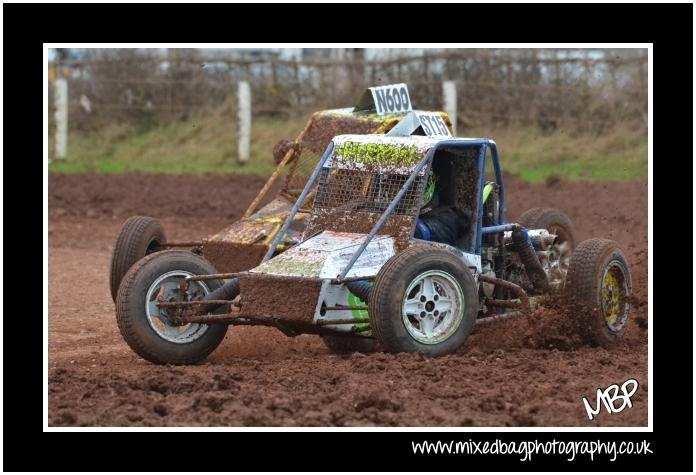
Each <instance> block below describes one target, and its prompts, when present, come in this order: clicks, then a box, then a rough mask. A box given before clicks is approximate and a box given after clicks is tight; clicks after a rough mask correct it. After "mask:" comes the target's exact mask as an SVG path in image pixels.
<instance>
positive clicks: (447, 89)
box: [442, 81, 457, 137]
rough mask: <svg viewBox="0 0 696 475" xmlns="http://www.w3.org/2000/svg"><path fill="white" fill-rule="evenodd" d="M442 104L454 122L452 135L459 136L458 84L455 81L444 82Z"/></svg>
mask: <svg viewBox="0 0 696 475" xmlns="http://www.w3.org/2000/svg"><path fill="white" fill-rule="evenodd" d="M442 102H443V103H444V105H445V107H444V109H445V112H447V115H448V116H449V118H450V120H451V121H452V133H453V134H454V136H455V137H456V136H457V83H456V82H455V81H443V82H442Z"/></svg>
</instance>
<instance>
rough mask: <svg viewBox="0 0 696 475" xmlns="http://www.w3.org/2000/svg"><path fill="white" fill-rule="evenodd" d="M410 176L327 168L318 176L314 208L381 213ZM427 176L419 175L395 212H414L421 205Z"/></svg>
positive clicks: (408, 213)
mask: <svg viewBox="0 0 696 475" xmlns="http://www.w3.org/2000/svg"><path fill="white" fill-rule="evenodd" d="M408 178H409V175H407V174H397V173H380V172H375V171H372V170H359V169H343V168H325V169H323V170H322V171H321V174H320V175H319V188H318V190H317V195H316V198H315V199H314V208H315V209H335V210H336V211H364V212H371V213H381V212H383V211H384V210H386V209H387V207H388V206H389V204H390V203H391V202H392V200H393V199H394V198H395V197H396V195H397V193H398V192H399V190H401V189H402V188H403V187H404V186H405V185H406V181H407V180H408ZM424 184H425V178H424V177H423V176H418V177H416V179H415V181H414V182H413V183H412V184H411V185H410V187H409V188H408V190H407V191H406V193H405V194H404V196H403V197H402V198H401V200H399V203H398V204H397V205H396V208H395V209H394V214H402V215H410V214H415V213H416V212H417V210H418V208H419V205H420V201H421V196H422V193H423V186H424Z"/></svg>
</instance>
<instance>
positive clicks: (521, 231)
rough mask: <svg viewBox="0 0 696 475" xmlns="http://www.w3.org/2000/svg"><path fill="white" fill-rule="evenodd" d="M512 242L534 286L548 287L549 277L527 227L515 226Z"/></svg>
mask: <svg viewBox="0 0 696 475" xmlns="http://www.w3.org/2000/svg"><path fill="white" fill-rule="evenodd" d="M512 243H513V245H514V247H515V250H516V251H517V254H518V255H519V256H520V260H521V261H522V264H523V265H524V268H525V270H526V271H527V276H528V277H529V280H531V281H532V285H533V286H534V288H535V289H537V290H546V289H548V287H549V279H548V277H547V276H546V272H544V269H543V267H541V262H539V256H537V253H536V251H535V250H534V245H533V244H532V240H531V238H530V237H529V233H528V232H527V229H526V228H524V227H522V226H515V227H514V228H513V230H512Z"/></svg>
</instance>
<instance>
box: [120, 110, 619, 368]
mask: <svg viewBox="0 0 696 475" xmlns="http://www.w3.org/2000/svg"><path fill="white" fill-rule="evenodd" d="M437 117H439V116H437V115H431V116H430V117H428V114H419V113H417V112H410V113H409V114H407V115H405V116H404V117H403V118H402V119H401V120H400V121H399V123H398V124H396V125H395V126H394V127H393V128H392V129H391V130H390V131H389V132H388V133H386V134H365V135H355V134H344V135H338V136H335V137H333V138H332V140H331V141H330V142H329V144H328V146H327V148H326V149H325V151H324V153H323V154H322V156H321V157H320V159H319V160H318V162H317V163H316V166H315V167H314V169H313V171H312V172H311V175H310V176H309V178H308V179H307V180H306V183H305V186H304V187H303V189H302V190H301V192H299V195H298V196H297V197H296V199H295V200H294V204H293V205H292V206H291V207H290V209H289V210H288V211H287V213H286V215H285V218H284V220H283V222H282V223H280V224H279V225H278V228H277V230H276V231H275V232H274V234H273V237H272V238H271V239H270V240H269V241H268V245H267V248H266V252H265V254H264V255H263V257H262V258H261V259H260V261H261V262H260V264H259V265H256V266H254V267H252V268H250V269H248V270H244V271H234V272H220V269H217V268H216V266H215V265H214V264H213V263H211V262H209V260H208V259H206V258H205V254H204V256H200V255H198V254H196V253H194V252H191V251H189V250H164V251H159V252H154V253H152V254H149V255H147V256H146V257H144V258H142V259H140V260H139V261H138V262H137V263H136V264H134V265H133V266H132V267H131V268H130V270H129V271H128V272H127V274H126V275H125V277H124V278H123V282H122V283H121V285H120V288H119V290H118V295H117V298H116V314H117V321H118V324H119V328H120V330H121V333H122V335H123V336H124V338H125V340H126V341H127V342H128V344H129V345H130V346H131V348H132V349H133V350H134V351H135V352H137V353H138V354H139V355H140V356H142V357H143V358H145V359H147V360H149V361H151V362H155V363H171V364H190V363H195V362H197V361H199V360H201V359H203V358H205V357H206V356H207V355H209V354H210V353H211V352H212V351H213V350H214V349H215V348H216V347H217V345H218V344H219V343H220V342H221V341H222V339H223V337H224V335H225V332H226V331H227V328H228V326H229V325H232V326H235V325H266V326H272V327H276V328H278V329H279V330H281V331H282V332H284V333H285V334H287V335H289V336H294V335H298V334H303V333H314V334H319V335H322V338H323V339H324V341H325V342H326V343H327V345H328V346H329V348H330V349H331V350H333V351H335V352H345V351H363V352H364V351H370V350H374V349H378V348H381V349H382V350H383V351H388V352H421V353H423V354H425V355H428V356H438V355H442V354H446V353H450V352H453V351H456V350H457V349H458V348H460V347H461V346H462V345H463V344H464V342H465V340H466V338H467V336H468V335H469V334H470V332H471V331H472V329H473V327H474V325H476V324H483V323H490V322H494V321H496V320H499V319H505V318H511V317H513V316H520V315H530V312H529V309H530V308H532V307H533V306H534V305H538V304H543V300H544V298H545V297H546V296H548V295H549V294H552V293H562V294H563V295H564V297H565V298H567V299H568V300H569V301H573V302H575V303H576V304H577V305H579V306H582V307H583V309H584V310H583V315H584V318H585V325H584V326H585V327H586V330H587V333H588V335H589V336H591V337H592V338H593V339H594V340H595V341H597V342H598V343H610V342H612V341H614V340H616V339H618V338H620V337H621V336H622V334H623V332H624V329H625V326H626V323H627V321H628V317H629V313H630V305H629V299H628V297H629V295H630V292H631V277H630V272H629V267H628V264H627V262H626V258H625V256H624V254H623V252H622V251H621V249H620V248H619V247H618V245H617V244H616V243H615V242H613V241H609V240H605V239H589V240H587V241H584V242H582V243H579V244H577V245H576V242H575V236H574V233H573V227H572V223H571V221H570V219H568V217H567V216H566V215H565V214H563V213H562V212H561V211H559V210H555V209H546V208H535V209H532V210H529V211H528V212H526V213H524V214H523V215H522V216H521V217H520V218H519V219H518V220H517V221H516V222H508V221H506V219H505V188H504V184H503V179H502V171H501V167H500V162H499V157H498V149H497V146H496V144H495V142H494V141H492V140H489V139H468V138H454V137H451V136H450V133H449V128H448V127H446V125H445V123H444V121H442V119H438V118H437ZM489 162H490V168H491V169H490V170H487V163H489ZM433 176H436V177H437V195H438V202H437V207H438V208H439V209H452V210H456V213H454V214H453V215H452V216H454V217H455V218H454V219H455V221H456V222H455V223H454V224H455V228H456V232H455V233H454V234H452V236H453V238H452V239H447V240H444V239H440V238H439V237H438V233H436V232H433V231H434V229H435V228H436V225H437V222H436V221H433V220H432V219H429V216H431V213H433V210H428V209H427V206H426V204H427V203H426V195H429V191H428V189H429V186H430V183H431V180H432V177H433ZM300 220H301V221H302V222H303V226H302V227H301V228H299V227H298V226H297V223H298V221H300ZM297 229H301V232H298V231H297ZM293 230H295V231H293ZM443 241H447V242H443ZM281 246H283V247H284V249H282V248H281ZM281 250H282V251H283V252H280V251H281Z"/></svg>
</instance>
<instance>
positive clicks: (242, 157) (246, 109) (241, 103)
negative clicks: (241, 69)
mask: <svg viewBox="0 0 696 475" xmlns="http://www.w3.org/2000/svg"><path fill="white" fill-rule="evenodd" d="M237 87H238V90H237V93H238V94H237V119H238V134H237V147H238V149H237V150H238V156H237V159H238V160H239V162H240V163H246V162H247V161H249V151H250V145H251V88H250V87H249V83H248V82H247V81H239V84H238V86H237Z"/></svg>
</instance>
